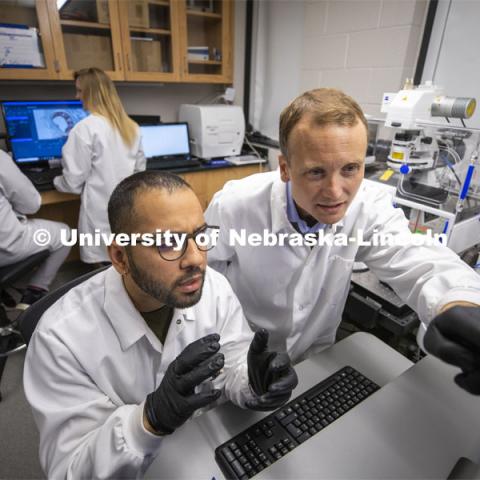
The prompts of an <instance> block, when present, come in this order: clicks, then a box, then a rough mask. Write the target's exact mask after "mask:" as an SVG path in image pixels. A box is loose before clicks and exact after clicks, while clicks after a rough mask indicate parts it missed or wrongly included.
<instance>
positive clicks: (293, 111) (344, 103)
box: [279, 88, 368, 159]
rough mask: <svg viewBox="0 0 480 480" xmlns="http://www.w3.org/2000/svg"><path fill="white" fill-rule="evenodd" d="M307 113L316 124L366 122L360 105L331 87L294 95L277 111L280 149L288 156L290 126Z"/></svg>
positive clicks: (365, 123)
mask: <svg viewBox="0 0 480 480" xmlns="http://www.w3.org/2000/svg"><path fill="white" fill-rule="evenodd" d="M307 114H310V115H311V118H312V123H313V124H314V125H316V126H318V127H323V126H326V125H340V126H345V127H353V126H355V125H356V124H357V123H358V122H360V123H363V125H364V126H365V129H366V131H368V124H367V119H366V118H365V115H364V114H363V112H362V109H361V108H360V105H359V104H358V103H357V102H356V101H355V100H354V99H353V98H352V97H349V96H348V95H346V94H345V93H343V92H342V91H341V90H337V89H335V88H317V89H315V90H310V91H308V92H305V93H303V94H302V95H300V96H298V97H297V98H295V99H294V100H293V101H292V102H291V103H290V104H289V105H288V106H287V107H285V108H284V110H283V111H282V113H281V114H280V133H279V137H280V150H281V151H282V154H283V155H284V156H285V157H286V158H287V159H288V137H289V136H290V134H291V133H292V130H293V128H294V127H295V125H297V123H298V122H300V120H301V119H302V118H303V117H304V116H305V115H307Z"/></svg>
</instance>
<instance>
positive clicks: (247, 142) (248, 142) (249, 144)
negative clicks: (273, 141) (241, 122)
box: [245, 135, 263, 160]
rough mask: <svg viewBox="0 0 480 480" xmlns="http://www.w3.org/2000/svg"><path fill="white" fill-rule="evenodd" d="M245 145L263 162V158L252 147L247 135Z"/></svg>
mask: <svg viewBox="0 0 480 480" xmlns="http://www.w3.org/2000/svg"><path fill="white" fill-rule="evenodd" d="M245 143H246V144H247V145H248V146H249V147H250V148H251V149H252V150H253V153H255V155H256V157H257V158H258V159H260V160H263V158H262V156H261V155H260V154H259V153H258V151H257V149H256V148H255V147H254V146H253V145H252V143H251V142H250V140H249V139H248V137H247V136H246V135H245Z"/></svg>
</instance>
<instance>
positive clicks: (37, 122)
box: [2, 100, 88, 164]
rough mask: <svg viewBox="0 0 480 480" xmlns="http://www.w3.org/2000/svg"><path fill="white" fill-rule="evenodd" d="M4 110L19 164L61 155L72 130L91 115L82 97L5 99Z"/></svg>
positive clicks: (8, 131)
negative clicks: (43, 99) (48, 99)
mask: <svg viewBox="0 0 480 480" xmlns="http://www.w3.org/2000/svg"><path fill="white" fill-rule="evenodd" d="M2 110H3V116H4V120H5V128H6V130H7V140H8V145H9V147H10V150H11V152H12V156H13V158H14V160H15V161H16V162H17V163H19V164H22V163H29V164H30V163H35V162H39V161H43V160H48V159H52V158H60V157H61V156H62V147H63V145H64V144H65V142H66V140H67V137H68V134H69V133H70V130H71V129H72V128H73V127H74V126H75V124H77V123H78V122H79V121H80V120H82V119H83V118H85V117H86V116H87V115H88V113H87V112H86V111H85V110H84V109H83V107H82V102H80V101H78V100H59V101H28V102H27V101H22V102H3V103H2Z"/></svg>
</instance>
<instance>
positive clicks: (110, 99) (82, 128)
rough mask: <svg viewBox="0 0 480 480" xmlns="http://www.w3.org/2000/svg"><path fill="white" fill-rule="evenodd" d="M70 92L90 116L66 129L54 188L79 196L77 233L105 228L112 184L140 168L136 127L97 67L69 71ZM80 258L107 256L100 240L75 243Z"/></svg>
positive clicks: (141, 156) (141, 155)
mask: <svg viewBox="0 0 480 480" xmlns="http://www.w3.org/2000/svg"><path fill="white" fill-rule="evenodd" d="M74 78H75V88H76V92H77V95H76V97H77V98H78V99H80V100H81V101H82V102H83V107H84V108H85V110H87V111H88V112H90V115H89V116H88V117H86V118H85V119H83V120H82V121H80V122H79V123H77V125H75V127H74V128H73V129H72V130H71V132H70V134H69V136H68V140H67V142H66V143H65V145H64V147H63V151H62V167H63V172H62V175H61V176H58V177H56V178H55V180H54V184H55V188H56V189H57V190H58V191H60V192H70V193H77V194H79V195H81V202H80V215H79V220H78V233H79V234H84V233H87V234H91V235H92V236H93V235H94V234H95V233H97V234H98V233H106V234H109V233H110V227H109V223H108V216H107V204H108V199H109V197H110V194H111V193H112V192H113V189H114V188H115V186H116V185H117V184H118V183H119V182H120V181H121V180H123V179H124V178H126V177H128V176H129V175H131V174H132V173H134V172H138V171H141V170H145V163H146V162H145V155H144V153H143V148H142V145H141V139H140V129H139V127H138V125H137V124H136V123H135V122H134V121H132V120H131V119H130V118H129V117H128V115H127V114H126V112H125V110H124V108H123V106H122V103H121V101H120V98H119V96H118V94H117V91H116V89H115V86H114V85H113V82H112V81H111V80H110V79H109V78H108V76H107V75H106V74H105V72H103V71H102V70H100V69H98V68H86V69H83V70H79V71H77V72H75V74H74ZM80 258H81V259H82V261H83V262H85V263H98V262H106V261H109V258H108V255H107V249H106V247H105V246H104V245H92V246H88V245H87V246H80Z"/></svg>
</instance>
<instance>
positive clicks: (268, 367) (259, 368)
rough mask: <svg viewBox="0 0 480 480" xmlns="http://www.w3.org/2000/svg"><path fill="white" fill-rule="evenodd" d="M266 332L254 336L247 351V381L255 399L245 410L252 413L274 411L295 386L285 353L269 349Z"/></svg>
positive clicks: (286, 399) (288, 396)
mask: <svg viewBox="0 0 480 480" xmlns="http://www.w3.org/2000/svg"><path fill="white" fill-rule="evenodd" d="M267 348H268V332H267V331H266V330H264V329H262V330H260V331H258V332H255V336H254V337H253V340H252V343H251V344H250V348H249V350H248V356H247V360H248V379H249V381H250V385H251V387H252V389H253V391H254V392H255V393H256V395H257V397H256V398H255V399H253V400H251V401H249V402H247V404H246V406H247V407H248V408H251V409H252V410H262V411H267V410H275V409H276V408H278V407H281V406H282V405H283V404H284V403H285V402H287V401H288V400H289V398H290V396H291V395H292V390H293V389H294V388H295V387H296V386H297V384H298V378H297V374H296V373H295V370H294V369H293V367H292V364H291V362H290V357H289V356H288V355H287V354H286V353H277V352H271V351H269V350H268V349H267Z"/></svg>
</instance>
